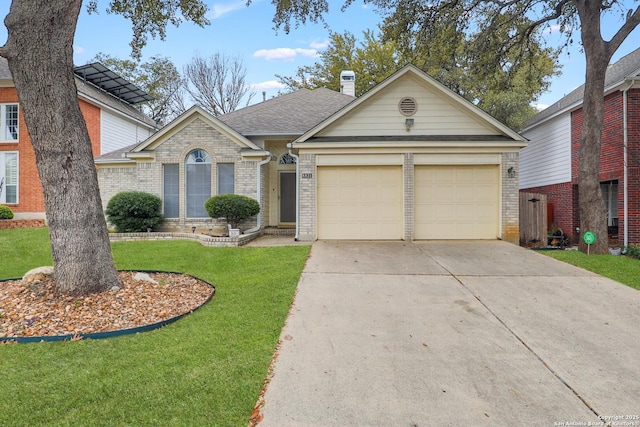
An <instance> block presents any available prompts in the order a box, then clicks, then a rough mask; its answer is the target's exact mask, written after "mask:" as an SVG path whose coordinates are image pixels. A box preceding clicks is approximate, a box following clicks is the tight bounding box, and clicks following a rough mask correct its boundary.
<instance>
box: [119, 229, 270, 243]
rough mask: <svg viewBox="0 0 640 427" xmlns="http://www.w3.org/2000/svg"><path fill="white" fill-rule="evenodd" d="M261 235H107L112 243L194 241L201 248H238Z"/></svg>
mask: <svg viewBox="0 0 640 427" xmlns="http://www.w3.org/2000/svg"><path fill="white" fill-rule="evenodd" d="M261 235H262V232H261V231H257V232H255V233H249V234H241V235H240V237H212V236H207V235H205V234H195V233H169V232H148V233H144V232H143V233H109V239H110V240H111V241H112V242H132V241H138V240H194V241H196V242H199V243H200V244H201V245H202V246H214V247H238V246H243V245H246V244H247V243H249V242H250V241H252V240H254V239H257V238H258V237H260V236H261Z"/></svg>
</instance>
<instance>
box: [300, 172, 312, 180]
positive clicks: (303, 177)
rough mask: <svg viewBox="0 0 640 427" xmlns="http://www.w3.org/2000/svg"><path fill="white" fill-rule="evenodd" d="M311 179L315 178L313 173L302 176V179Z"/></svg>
mask: <svg viewBox="0 0 640 427" xmlns="http://www.w3.org/2000/svg"><path fill="white" fill-rule="evenodd" d="M309 178H313V174H312V173H303V174H302V179H309Z"/></svg>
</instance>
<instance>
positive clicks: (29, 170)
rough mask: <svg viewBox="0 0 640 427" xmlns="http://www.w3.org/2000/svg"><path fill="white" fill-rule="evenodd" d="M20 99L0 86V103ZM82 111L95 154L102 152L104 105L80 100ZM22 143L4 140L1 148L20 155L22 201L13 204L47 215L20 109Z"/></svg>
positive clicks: (24, 210)
mask: <svg viewBox="0 0 640 427" xmlns="http://www.w3.org/2000/svg"><path fill="white" fill-rule="evenodd" d="M9 102H18V95H17V93H16V90H15V88H13V87H3V88H0V103H9ZM79 103H80V110H81V111H82V114H83V116H84V118H85V121H86V123H87V130H88V131H89V137H90V139H91V146H92V149H93V154H94V155H98V154H99V153H100V108H98V107H96V106H94V105H92V104H89V103H87V102H85V101H83V100H79ZM18 132H19V133H18V135H19V137H18V142H17V143H15V142H12V143H0V151H17V152H18V153H19V154H18V173H19V176H18V203H17V204H9V206H10V207H11V209H12V210H13V211H14V212H15V213H16V214H18V215H19V214H22V213H32V214H33V213H38V214H41V216H42V217H43V218H44V212H45V209H44V196H43V192H42V184H41V183H40V177H39V176H38V169H37V167H36V156H35V152H34V150H33V146H32V145H31V138H29V133H28V132H27V126H26V124H25V122H24V114H23V113H22V109H20V112H19V130H18Z"/></svg>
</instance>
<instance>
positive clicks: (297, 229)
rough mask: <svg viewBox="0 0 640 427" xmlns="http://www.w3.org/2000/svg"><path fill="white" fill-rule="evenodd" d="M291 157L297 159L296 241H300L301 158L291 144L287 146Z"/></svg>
mask: <svg viewBox="0 0 640 427" xmlns="http://www.w3.org/2000/svg"><path fill="white" fill-rule="evenodd" d="M287 148H288V149H289V155H290V156H291V157H293V158H294V159H296V235H295V237H294V238H293V240H294V241H296V242H297V241H298V233H299V228H300V184H299V183H300V157H298V155H297V154H294V153H293V152H292V151H291V143H289V144H287Z"/></svg>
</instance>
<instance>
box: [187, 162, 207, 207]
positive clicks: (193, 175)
mask: <svg viewBox="0 0 640 427" xmlns="http://www.w3.org/2000/svg"><path fill="white" fill-rule="evenodd" d="M209 197H211V157H210V156H209V153H207V152H206V151H204V150H193V151H192V152H190V153H189V154H188V155H187V218H206V217H208V216H209V215H208V214H207V210H206V209H205V208H204V203H205V202H206V201H207V199H209Z"/></svg>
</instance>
